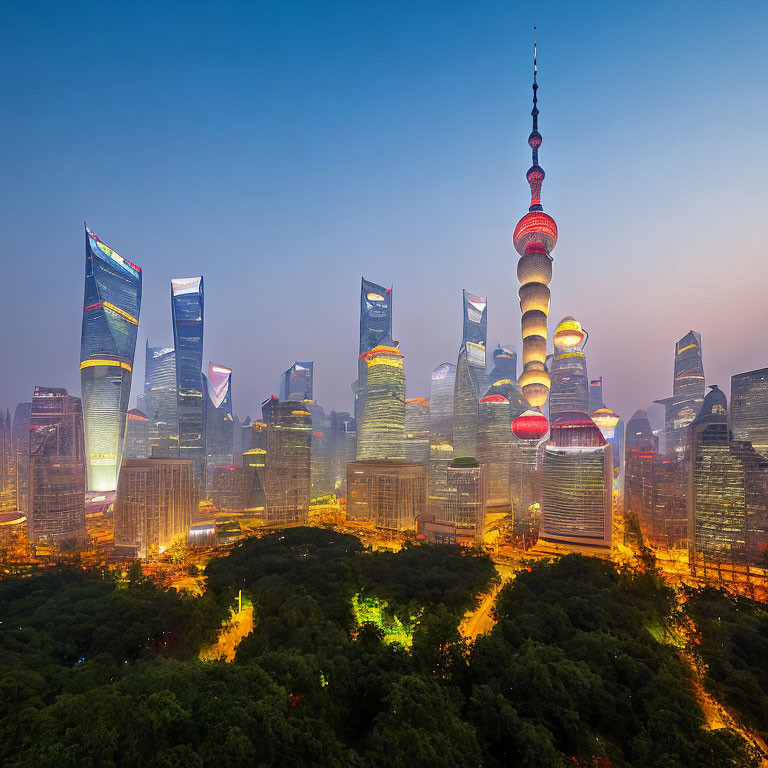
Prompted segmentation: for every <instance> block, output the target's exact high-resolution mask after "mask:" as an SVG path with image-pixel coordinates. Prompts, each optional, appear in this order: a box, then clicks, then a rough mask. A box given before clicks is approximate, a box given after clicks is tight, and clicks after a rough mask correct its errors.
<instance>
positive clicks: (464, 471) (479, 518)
mask: <svg viewBox="0 0 768 768" xmlns="http://www.w3.org/2000/svg"><path fill="white" fill-rule="evenodd" d="M487 498H488V479H487V476H486V472H485V466H484V465H482V464H480V463H479V462H478V461H477V459H473V458H457V459H455V460H454V461H452V462H451V464H450V466H449V467H448V497H447V499H446V501H445V505H444V507H443V513H442V515H441V518H442V520H444V521H445V522H447V523H450V524H451V525H454V526H456V529H457V532H458V533H459V534H460V535H461V534H462V533H470V534H471V535H472V536H474V538H475V539H477V540H480V539H482V538H483V532H484V531H485V515H486V502H487ZM462 529H463V530H462Z"/></svg>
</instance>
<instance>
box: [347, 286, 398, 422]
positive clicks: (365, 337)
mask: <svg viewBox="0 0 768 768" xmlns="http://www.w3.org/2000/svg"><path fill="white" fill-rule="evenodd" d="M388 339H392V287H391V286H390V287H389V288H385V287H384V286H383V285H377V284H376V283H372V282H371V281H370V280H366V279H365V278H362V282H361V285H360V344H359V347H358V358H357V381H356V382H355V383H354V384H353V385H352V389H353V390H354V393H355V419H356V420H357V421H358V422H359V420H360V413H359V410H360V404H361V402H362V401H361V397H362V390H363V388H364V387H365V382H366V379H367V377H368V370H367V366H366V364H365V355H366V354H367V353H368V352H370V351H371V350H372V349H373V348H374V347H377V346H380V345H381V344H382V343H383V342H384V341H385V340H388Z"/></svg>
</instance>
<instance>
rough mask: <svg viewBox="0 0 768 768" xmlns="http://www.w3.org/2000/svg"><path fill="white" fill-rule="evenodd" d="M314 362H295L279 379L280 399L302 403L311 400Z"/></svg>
mask: <svg viewBox="0 0 768 768" xmlns="http://www.w3.org/2000/svg"><path fill="white" fill-rule="evenodd" d="M314 366H315V364H314V362H312V361H311V360H309V361H307V362H298V361H297V362H295V363H293V365H291V367H290V368H289V369H288V370H287V371H286V372H285V373H284V374H283V375H282V376H281V377H280V399H281V400H294V401H297V402H302V401H303V400H313V399H314V397H313V395H312V390H313V386H312V385H313V381H312V378H313V372H314Z"/></svg>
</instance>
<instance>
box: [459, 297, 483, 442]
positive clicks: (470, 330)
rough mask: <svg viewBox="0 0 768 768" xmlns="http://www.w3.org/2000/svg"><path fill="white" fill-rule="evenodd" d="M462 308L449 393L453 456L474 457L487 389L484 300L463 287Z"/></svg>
mask: <svg viewBox="0 0 768 768" xmlns="http://www.w3.org/2000/svg"><path fill="white" fill-rule="evenodd" d="M462 310H463V324H462V327H463V334H462V341H461V347H460V349H459V359H458V362H457V363H456V385H455V387H454V395H453V455H454V456H456V457H461V456H471V457H474V456H475V453H476V451H477V427H478V416H479V413H478V408H479V403H480V398H481V397H482V396H483V395H484V394H485V390H486V389H487V388H488V375H487V373H486V370H485V363H486V360H485V347H486V333H487V328H488V302H487V300H486V299H485V298H483V297H481V296H475V295H474V294H472V293H468V292H467V291H466V290H464V291H463V294H462Z"/></svg>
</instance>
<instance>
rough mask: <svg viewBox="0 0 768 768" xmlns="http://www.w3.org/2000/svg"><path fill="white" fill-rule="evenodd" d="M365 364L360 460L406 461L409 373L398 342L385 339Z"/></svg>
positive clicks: (360, 398) (360, 401) (366, 356)
mask: <svg viewBox="0 0 768 768" xmlns="http://www.w3.org/2000/svg"><path fill="white" fill-rule="evenodd" d="M362 362H363V364H364V366H365V368H364V369H362V370H361V377H362V378H361V380H362V381H363V386H362V387H361V388H360V389H359V392H358V419H357V454H356V455H357V458H358V459H398V458H405V370H404V366H403V355H402V353H401V352H400V349H399V344H398V342H396V341H392V340H391V339H385V340H384V341H383V342H382V343H381V344H379V345H378V346H375V347H374V348H373V349H371V350H370V351H369V352H366V353H365V354H364V355H363V357H362Z"/></svg>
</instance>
